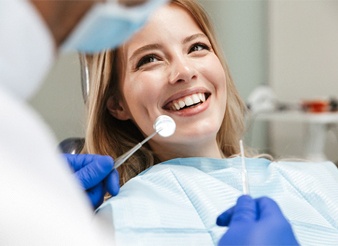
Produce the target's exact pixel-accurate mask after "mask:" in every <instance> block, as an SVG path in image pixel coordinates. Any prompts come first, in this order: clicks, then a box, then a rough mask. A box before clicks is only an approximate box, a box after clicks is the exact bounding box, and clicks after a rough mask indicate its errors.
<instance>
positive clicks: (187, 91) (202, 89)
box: [162, 88, 211, 108]
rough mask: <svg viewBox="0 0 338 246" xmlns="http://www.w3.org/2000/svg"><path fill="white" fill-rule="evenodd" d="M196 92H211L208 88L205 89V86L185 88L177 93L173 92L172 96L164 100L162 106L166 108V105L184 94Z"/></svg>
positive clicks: (184, 95) (188, 94)
mask: <svg viewBox="0 0 338 246" xmlns="http://www.w3.org/2000/svg"><path fill="white" fill-rule="evenodd" d="M196 93H204V94H205V93H208V94H211V93H210V92H209V91H208V90H206V89H205V88H192V89H186V90H184V91H180V92H178V93H175V94H173V95H172V96H170V97H169V98H168V99H167V100H165V102H164V103H163V106H162V108H166V106H167V105H168V104H169V103H171V102H173V101H175V100H178V99H180V98H184V97H186V96H190V95H193V94H196Z"/></svg>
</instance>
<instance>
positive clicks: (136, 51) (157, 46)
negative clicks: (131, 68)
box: [129, 44, 161, 61]
mask: <svg viewBox="0 0 338 246" xmlns="http://www.w3.org/2000/svg"><path fill="white" fill-rule="evenodd" d="M159 48H161V45H159V44H148V45H145V46H142V47H141V48H139V49H137V50H135V51H134V53H133V54H132V55H131V57H130V58H129V61H131V60H133V59H134V57H135V56H138V55H139V54H141V53H143V52H145V51H147V50H154V49H159Z"/></svg>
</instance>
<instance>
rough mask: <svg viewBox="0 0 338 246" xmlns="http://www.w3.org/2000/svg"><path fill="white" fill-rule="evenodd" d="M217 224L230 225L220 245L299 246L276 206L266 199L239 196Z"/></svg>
mask: <svg viewBox="0 0 338 246" xmlns="http://www.w3.org/2000/svg"><path fill="white" fill-rule="evenodd" d="M216 223H217V225H219V226H229V229H228V230H227V231H226V233H225V234H224V235H223V237H222V238H221V240H220V241H219V245H299V244H298V242H297V240H296V238H295V236H294V234H293V231H292V228H291V225H290V224H289V222H288V221H287V220H286V218H285V217H284V216H283V214H282V211H281V210H280V208H279V207H278V205H277V203H276V202H275V201H273V200H272V199H270V198H268V197H261V198H257V199H252V198H251V197H250V196H247V195H244V196H241V197H239V198H238V201H237V204H236V205H235V206H234V207H232V208H230V209H229V210H227V211H225V212H224V213H222V214H221V215H220V216H218V218H217V222H216Z"/></svg>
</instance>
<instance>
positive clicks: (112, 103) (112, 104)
mask: <svg viewBox="0 0 338 246" xmlns="http://www.w3.org/2000/svg"><path fill="white" fill-rule="evenodd" d="M107 108H108V111H109V113H110V114H111V115H112V116H114V117H115V118H116V119H118V120H129V119H130V118H131V117H130V115H129V111H128V110H127V107H125V105H124V103H123V102H121V100H116V98H114V97H112V96H111V97H109V99H108V101H107Z"/></svg>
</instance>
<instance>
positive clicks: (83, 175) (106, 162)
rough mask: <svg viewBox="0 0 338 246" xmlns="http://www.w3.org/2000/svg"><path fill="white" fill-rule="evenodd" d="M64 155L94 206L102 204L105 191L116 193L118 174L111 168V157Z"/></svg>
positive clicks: (117, 190)
mask: <svg viewBox="0 0 338 246" xmlns="http://www.w3.org/2000/svg"><path fill="white" fill-rule="evenodd" d="M64 157H65V158H66V160H67V162H68V164H69V166H70V167H71V168H72V170H73V171H74V175H75V177H76V179H77V180H78V181H79V182H80V184H81V186H82V187H83V189H84V190H85V191H86V193H87V195H88V198H89V199H90V201H91V203H92V205H93V207H94V208H97V207H98V206H100V205H101V204H102V202H103V198H104V195H105V193H106V192H107V191H108V192H109V193H110V194H111V195H112V196H116V195H117V194H118V192H119V190H120V183H119V182H120V181H119V174H118V172H117V171H116V169H113V167H114V160H113V159H112V158H111V157H109V156H103V155H90V154H80V155H72V154H64Z"/></svg>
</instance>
